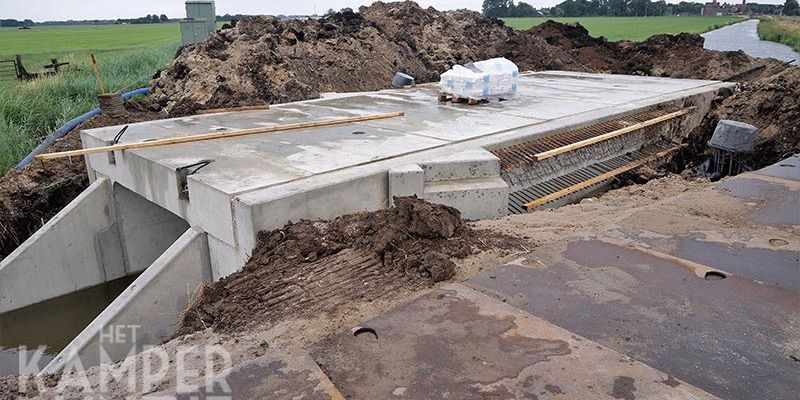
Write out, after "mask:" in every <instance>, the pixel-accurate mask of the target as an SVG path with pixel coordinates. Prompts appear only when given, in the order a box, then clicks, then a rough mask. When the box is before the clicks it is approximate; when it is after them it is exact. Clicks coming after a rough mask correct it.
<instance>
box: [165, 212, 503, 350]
mask: <svg viewBox="0 0 800 400" xmlns="http://www.w3.org/2000/svg"><path fill="white" fill-rule="evenodd" d="M479 236H480V235H479V233H478V232H476V231H474V230H473V229H471V228H470V227H469V226H467V225H466V224H464V222H463V221H462V220H461V216H460V213H459V212H458V210H456V209H454V208H451V207H447V206H443V205H439V204H432V203H428V202H425V201H423V200H419V199H417V198H416V197H402V198H401V197H398V198H395V206H394V207H392V208H389V209H385V210H380V211H374V212H360V213H355V214H349V215H344V216H342V217H338V218H336V219H334V220H331V221H301V222H299V223H296V224H289V225H286V226H285V227H284V228H282V229H276V230H274V231H271V232H261V233H260V234H259V238H258V245H257V247H256V249H255V250H254V252H253V256H252V257H251V258H250V260H249V261H248V263H247V264H246V265H245V267H244V269H243V270H241V271H239V272H236V273H234V274H232V275H230V276H228V277H226V278H224V279H222V280H220V281H219V282H216V283H214V284H211V285H209V286H206V287H205V288H203V290H202V292H201V293H200V295H199V296H198V299H197V301H195V302H194V303H193V304H192V305H191V306H190V307H189V309H187V310H186V312H185V313H184V316H183V321H182V322H181V324H180V327H179V328H178V329H177V335H183V334H187V333H190V332H194V331H197V330H202V329H205V328H209V327H211V328H214V330H216V331H220V332H230V331H235V330H238V329H240V328H243V327H246V326H248V325H252V324H255V323H265V322H272V321H278V320H280V319H281V318H283V317H285V316H288V315H292V316H295V317H297V316H304V315H305V316H313V315H315V314H318V313H325V312H332V311H335V310H336V309H338V308H340V307H343V306H346V305H347V304H348V303H349V302H351V301H354V300H361V301H363V300H364V299H367V300H369V301H371V300H375V299H379V298H381V296H383V295H385V294H386V293H391V292H392V291H394V290H397V289H399V288H417V287H425V286H428V285H430V284H432V283H434V282H439V281H443V280H446V279H450V278H451V277H453V275H454V274H455V272H456V271H455V264H454V262H453V261H452V259H462V258H465V257H467V256H469V255H471V254H473V253H474V252H476V251H479V250H481V249H489V248H510V247H511V246H513V245H514V244H515V243H516V240H514V239H510V238H508V237H505V236H502V235H487V236H486V237H483V238H480V237H479Z"/></svg>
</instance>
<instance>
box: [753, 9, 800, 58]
mask: <svg viewBox="0 0 800 400" xmlns="http://www.w3.org/2000/svg"><path fill="white" fill-rule="evenodd" d="M759 19H760V20H761V22H759V23H758V37H759V38H761V39H762V40H769V41H772V42H778V43H783V44H785V45H787V46H789V47H791V48H793V49H794V51H797V52H800V17H760V18H759Z"/></svg>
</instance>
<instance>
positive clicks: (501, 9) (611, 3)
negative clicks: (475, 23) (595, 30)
mask: <svg viewBox="0 0 800 400" xmlns="http://www.w3.org/2000/svg"><path fill="white" fill-rule="evenodd" d="M789 1H796V0H789ZM736 4H738V3H736ZM722 6H723V8H725V7H728V6H730V4H727V3H726V4H722ZM703 7H704V5H703V4H702V3H695V2H689V1H681V2H680V3H677V4H669V3H667V2H666V1H664V0H658V1H651V0H565V1H563V2H561V3H559V4H557V5H555V6H553V7H550V8H540V9H538V10H537V9H535V8H534V7H532V6H531V5H530V4H528V3H524V2H519V3H516V4H515V3H514V1H513V0H484V2H483V14H484V15H486V16H487V17H496V18H505V17H538V16H546V17H594V16H612V17H637V16H638V17H644V16H647V17H649V16H661V15H700V14H701V13H702V12H703ZM747 8H748V9H749V10H750V11H751V12H753V13H756V14H768V15H778V14H780V13H781V11H782V9H783V6H781V5H777V4H758V3H748V4H747Z"/></svg>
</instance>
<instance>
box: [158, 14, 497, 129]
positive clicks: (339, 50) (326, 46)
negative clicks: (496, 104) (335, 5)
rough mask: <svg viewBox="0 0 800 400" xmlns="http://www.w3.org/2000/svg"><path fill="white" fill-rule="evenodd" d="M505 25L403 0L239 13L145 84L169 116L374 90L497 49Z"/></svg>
mask: <svg viewBox="0 0 800 400" xmlns="http://www.w3.org/2000/svg"><path fill="white" fill-rule="evenodd" d="M509 32H511V31H510V29H508V28H506V27H504V26H503V25H502V23H500V22H499V21H496V20H488V19H485V18H483V17H481V16H480V14H478V13H476V12H471V11H457V12H452V13H441V12H438V11H436V10H434V9H432V8H429V9H422V8H420V7H419V6H417V5H416V4H415V3H412V2H405V3H390V4H384V3H375V4H374V5H373V6H371V7H370V8H368V9H367V11H365V12H364V13H363V14H356V13H352V12H345V13H337V14H334V15H333V16H331V17H328V18H323V19H319V20H313V19H310V20H302V21H301V20H278V19H275V18H272V17H265V16H255V17H245V18H243V19H242V20H241V21H239V22H238V23H237V24H236V26H235V27H232V28H230V29H225V30H221V31H220V32H219V33H217V34H214V35H212V36H211V37H210V38H209V39H207V40H206V41H205V42H203V43H200V44H198V45H196V46H195V47H194V48H192V49H190V50H187V51H184V52H182V53H180V54H179V55H178V57H177V58H176V59H175V60H174V61H173V62H172V63H170V65H168V66H167V67H166V68H165V69H164V70H163V71H162V73H161V74H160V76H159V77H158V78H157V79H155V80H154V81H153V82H152V85H151V86H152V88H153V92H154V94H153V99H154V101H155V106H156V107H157V108H159V109H163V110H164V111H166V112H167V113H168V114H170V115H188V114H193V113H194V111H195V110H197V109H200V108H216V107H234V106H239V105H244V104H258V103H265V102H268V103H283V102H288V101H296V100H304V99H309V98H315V97H318V96H319V92H326V91H360V90H377V89H381V88H385V87H387V86H388V84H389V83H390V82H391V80H392V77H393V76H394V74H395V72H397V71H402V72H405V73H408V74H410V75H412V76H414V77H416V78H417V80H418V81H420V82H424V81H430V80H434V79H437V78H438V76H439V73H440V72H444V71H445V70H446V69H448V68H449V67H450V66H452V65H453V64H454V63H462V62H466V61H473V60H478V59H484V58H489V57H491V56H493V55H495V54H497V53H498V52H499V49H500V46H501V44H502V43H504V42H505V41H506V38H507V35H508V33H509Z"/></svg>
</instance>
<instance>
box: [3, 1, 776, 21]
mask: <svg viewBox="0 0 800 400" xmlns="http://www.w3.org/2000/svg"><path fill="white" fill-rule="evenodd" d="M667 1H668V2H670V3H673V2H674V3H676V2H677V1H678V0H667ZM729 1H736V0H729ZM527 2H528V3H530V4H532V5H533V6H534V7H549V6H552V5H555V4H558V3H560V2H561V0H529V1H527ZM737 2H738V1H737ZM758 2H759V3H783V0H759V1H758ZM367 3H372V0H361V1H359V0H327V1H322V0H217V1H216V7H217V14H219V15H222V14H272V15H276V14H313V13H314V12H315V10H316V12H317V13H319V14H323V13H324V12H325V11H326V10H327V9H328V8H334V9H337V10H338V9H340V8H343V7H351V8H353V9H355V8H358V6H360V5H362V4H367ZM417 3H419V4H420V5H422V6H425V7H427V6H434V7H436V8H437V9H440V10H449V9H456V8H469V9H473V10H480V8H481V4H482V3H483V1H482V0H418V1H417ZM154 13H155V14H166V15H167V16H169V17H170V18H178V17H182V16H183V15H184V5H183V1H181V0H0V18H15V19H24V18H30V19H33V20H35V21H46V20H67V19H116V18H126V17H127V18H130V17H139V16H143V15H146V14H154Z"/></svg>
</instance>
